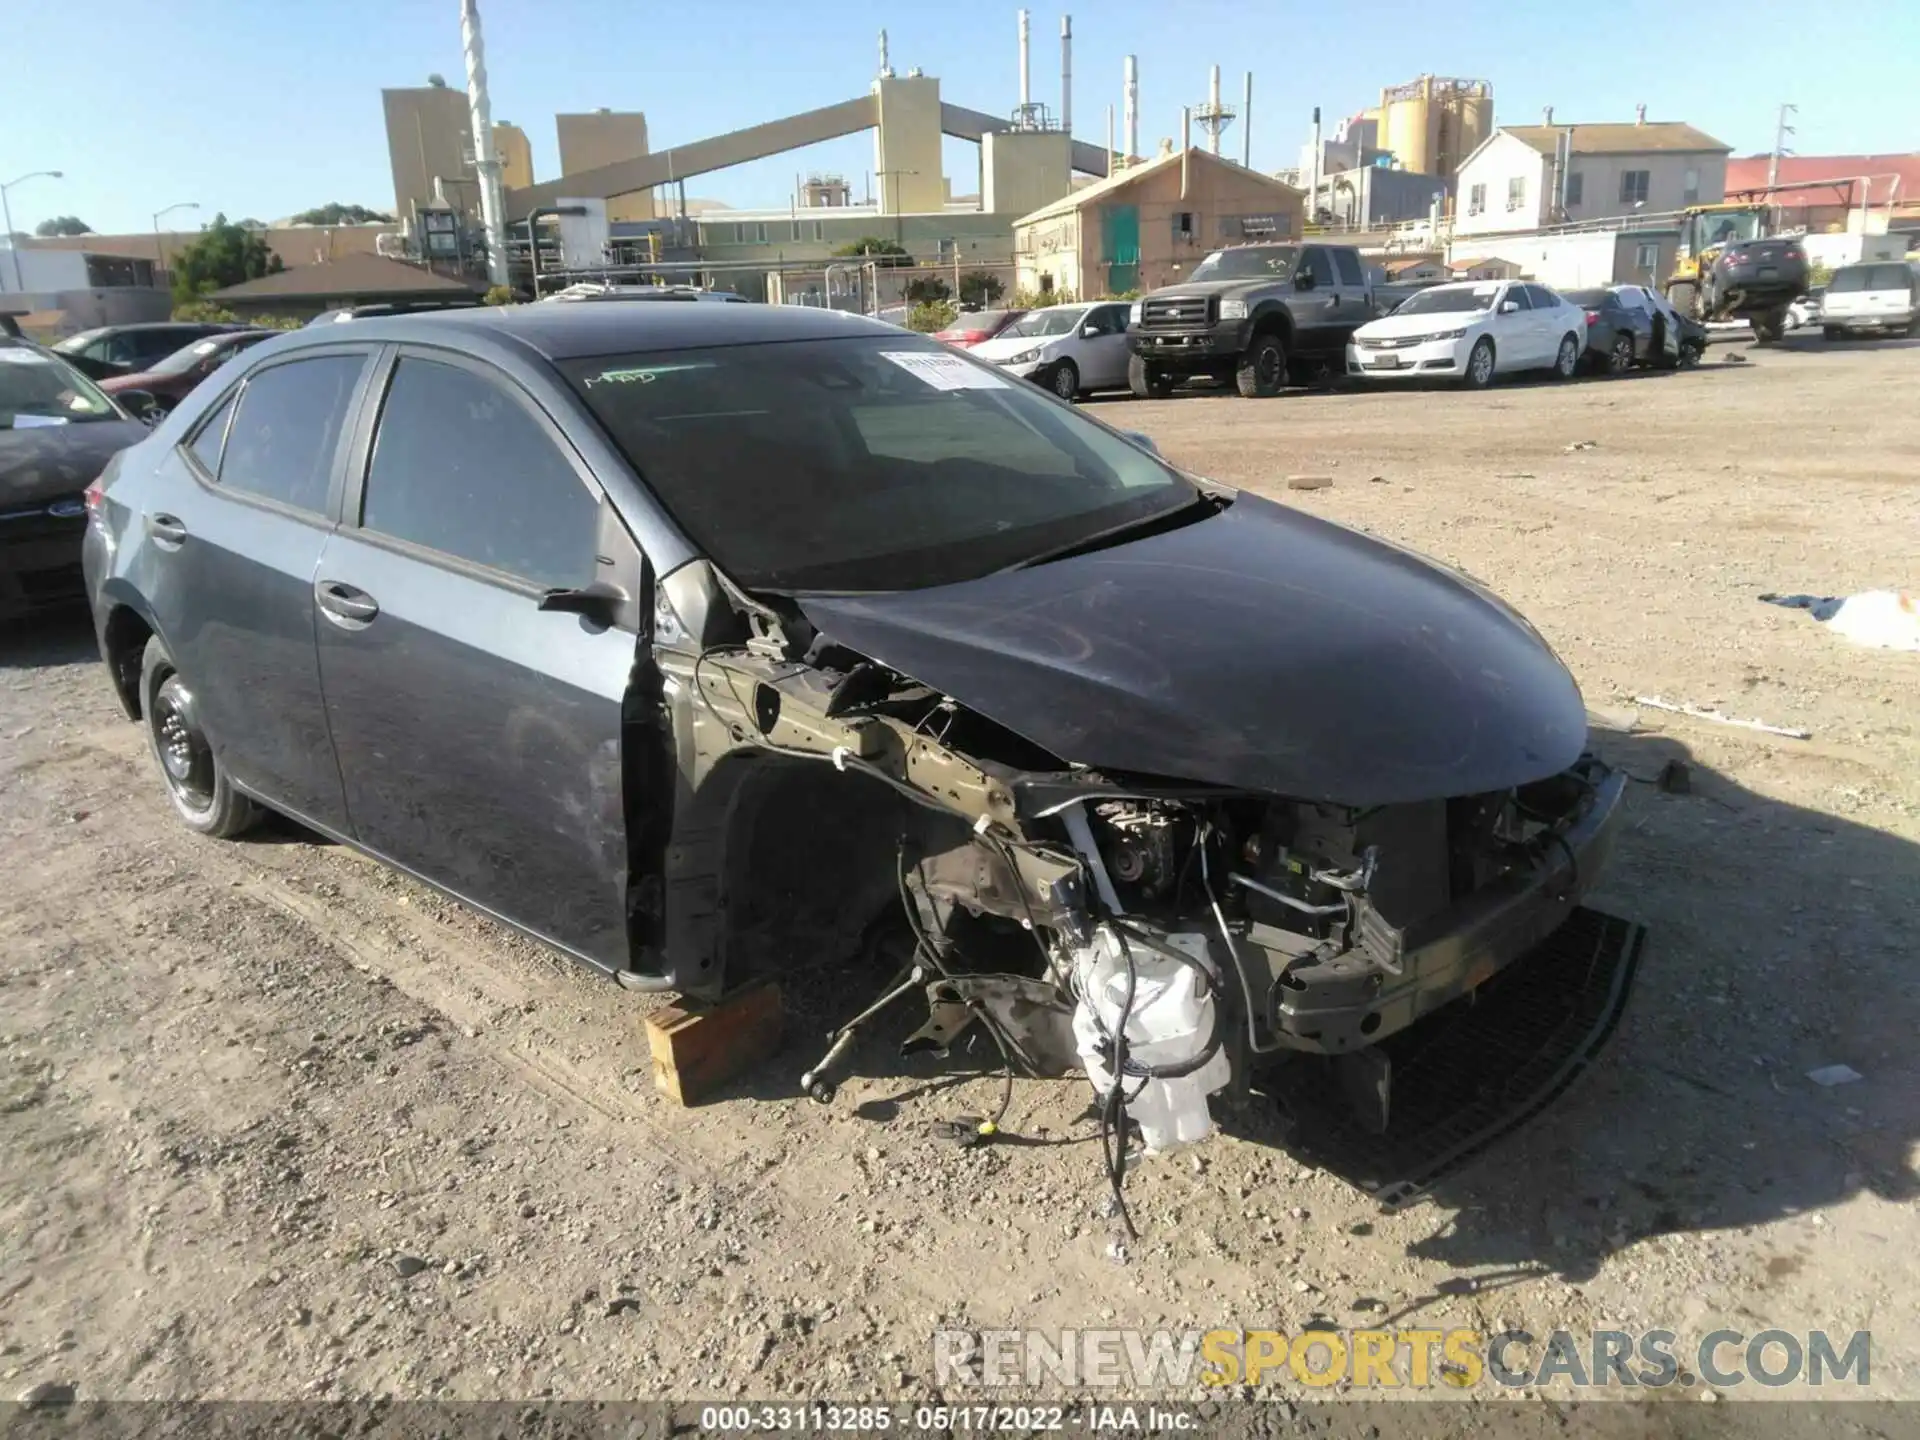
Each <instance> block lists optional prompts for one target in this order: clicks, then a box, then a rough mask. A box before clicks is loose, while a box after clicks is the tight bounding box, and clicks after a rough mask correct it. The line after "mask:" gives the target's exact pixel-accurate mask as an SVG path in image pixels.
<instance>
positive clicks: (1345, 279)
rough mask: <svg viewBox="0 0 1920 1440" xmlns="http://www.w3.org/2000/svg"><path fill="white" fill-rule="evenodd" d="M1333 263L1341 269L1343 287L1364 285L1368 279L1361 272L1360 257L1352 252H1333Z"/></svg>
mask: <svg viewBox="0 0 1920 1440" xmlns="http://www.w3.org/2000/svg"><path fill="white" fill-rule="evenodd" d="M1333 263H1334V264H1335V265H1336V266H1337V267H1338V268H1339V271H1340V283H1341V284H1342V285H1355V286H1358V285H1364V284H1366V283H1367V277H1366V276H1365V275H1364V274H1363V273H1362V272H1361V269H1360V257H1359V256H1358V255H1356V254H1354V253H1353V251H1351V250H1336V251H1334V252H1333Z"/></svg>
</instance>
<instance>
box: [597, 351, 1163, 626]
mask: <svg viewBox="0 0 1920 1440" xmlns="http://www.w3.org/2000/svg"><path fill="white" fill-rule="evenodd" d="M560 369H561V370H562V372H563V373H564V374H565V375H566V377H567V379H568V380H569V381H570V382H571V383H572V384H573V386H574V388H575V389H576V390H577V391H578V392H579V393H580V395H581V397H582V399H583V400H584V401H585V402H586V404H587V406H588V408H589V409H591V410H592V411H593V412H594V414H595V415H596V416H597V417H598V418H599V420H600V421H601V423H602V424H603V425H604V426H605V427H606V429H607V431H608V433H609V434H610V435H611V436H612V438H613V440H614V442H615V443H616V444H617V445H618V446H619V447H620V449H621V450H622V451H623V452H624V453H625V454H626V456H627V458H628V459H629V460H630V461H631V462H632V463H633V466H634V468H635V469H636V470H637V471H638V472H639V474H640V476H641V478H642V479H643V480H644V481H645V482H646V483H647V485H648V486H650V487H651V488H652V490H653V492H654V494H655V495H656V496H658V497H659V500H660V502H661V503H662V504H663V505H664V506H665V507H666V509H667V511H668V512H669V513H670V514H671V515H672V516H673V517H674V519H675V521H676V522H677V523H678V524H679V525H680V527H681V528H682V529H683V530H684V531H685V532H686V533H687V535H688V536H689V538H690V539H692V540H693V542H694V543H695V544H696V545H698V546H699V547H700V548H701V549H702V550H704V551H705V552H706V553H707V554H708V555H709V556H711V557H712V558H713V560H714V561H715V563H716V564H718V565H719V566H720V568H721V569H723V570H724V571H726V572H727V573H728V574H729V575H730V576H731V577H732V578H733V579H734V580H736V581H737V582H739V583H740V584H742V585H746V586H749V587H753V588H758V589H766V590H775V591H790V592H791V591H807V590H838V591H873V590H909V589H917V588H922V587H926V586H934V585H944V584H951V583H955V582H957V581H962V580H968V579H973V578H976V577H979V576H982V575H987V574H990V573H992V572H994V571H996V570H1000V569H1004V568H1006V567H1008V566H1011V565H1017V564H1020V563H1022V562H1025V561H1030V560H1033V559H1036V558H1038V557H1040V556H1042V555H1044V554H1047V553H1049V552H1052V551H1054V550H1057V549H1059V548H1060V547H1062V546H1064V545H1073V544H1077V543H1081V542H1084V541H1087V540H1091V539H1093V538H1094V537H1096V536H1100V535H1104V534H1106V533H1108V532H1109V531H1112V530H1114V529H1116V528H1121V527H1126V526H1130V525H1132V524H1135V523H1138V522H1142V521H1146V520H1150V519H1156V518H1158V517H1160V516H1163V515H1165V514H1167V513H1169V512H1172V511H1178V510H1183V509H1185V508H1186V507H1188V506H1190V505H1192V504H1193V503H1194V501H1195V500H1196V498H1197V496H1196V492H1195V491H1194V489H1193V487H1192V485H1191V484H1189V483H1188V481H1186V480H1185V479H1184V478H1183V477H1182V476H1180V475H1179V474H1178V473H1177V472H1176V471H1174V470H1172V469H1171V468H1169V467H1168V466H1167V465H1165V464H1164V463H1163V462H1161V461H1160V460H1158V459H1156V458H1155V457H1153V456H1151V455H1147V454H1145V453H1144V452H1142V451H1141V450H1139V449H1138V448H1137V447H1135V446H1133V445H1131V444H1129V443H1128V442H1126V441H1125V440H1122V439H1121V438H1120V437H1119V436H1117V435H1114V434H1113V433H1111V432H1110V431H1108V430H1107V429H1106V428H1105V427H1104V426H1101V425H1099V424H1096V423H1095V422H1093V421H1091V420H1088V419H1085V418H1083V417H1082V416H1080V415H1079V414H1077V413H1076V412H1073V411H1070V410H1064V409H1062V408H1061V407H1059V406H1056V405H1054V404H1053V403H1051V402H1050V401H1048V400H1047V399H1045V398H1044V397H1043V396H1042V395H1041V394H1040V393H1039V392H1038V391H1036V390H1033V389H1031V388H1030V387H1028V386H1026V385H1024V384H1021V383H1020V382H1018V381H1010V380H1008V379H1007V378H1006V377H1005V376H1004V375H1002V374H1001V373H1000V372H999V371H998V370H996V369H994V368H993V367H991V366H988V365H983V364H981V363H980V362H978V361H975V360H972V359H970V358H968V357H966V356H964V355H960V354H956V353H955V352H954V351H952V350H950V349H948V348H947V347H945V346H943V345H941V344H939V343H938V342H936V341H932V340H928V339H925V338H923V337H920V336H915V335H910V334H904V333H903V334H901V335H899V336H898V337H895V336H878V335H859V336H848V337H843V338H835V339H825V340H805V341H788V342H783V343H776V344H763V345H740V346H732V347H727V348H721V349H708V350H685V351H673V352H665V353H657V354H635V355H626V356H608V357H598V358H593V359H580V360H569V361H563V362H561V365H560Z"/></svg>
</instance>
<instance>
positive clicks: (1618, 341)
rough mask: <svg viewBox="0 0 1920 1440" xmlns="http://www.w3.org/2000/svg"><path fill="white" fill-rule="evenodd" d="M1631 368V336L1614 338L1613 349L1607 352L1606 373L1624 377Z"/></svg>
mask: <svg viewBox="0 0 1920 1440" xmlns="http://www.w3.org/2000/svg"><path fill="white" fill-rule="evenodd" d="M1632 368H1633V337H1632V336H1631V335H1616V336H1614V337H1613V348H1612V349H1611V350H1609V351H1607V373H1608V374H1609V375H1624V374H1626V373H1627V371H1629V370H1631V369H1632Z"/></svg>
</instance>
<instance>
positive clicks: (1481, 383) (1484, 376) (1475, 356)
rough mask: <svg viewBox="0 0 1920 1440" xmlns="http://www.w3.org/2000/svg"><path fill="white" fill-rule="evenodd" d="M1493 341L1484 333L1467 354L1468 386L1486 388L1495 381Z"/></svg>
mask: <svg viewBox="0 0 1920 1440" xmlns="http://www.w3.org/2000/svg"><path fill="white" fill-rule="evenodd" d="M1493 368H1494V361H1493V341H1491V340H1489V339H1488V338H1487V337H1486V336H1484V335H1482V336H1481V337H1480V338H1479V339H1478V340H1476V341H1474V342H1473V349H1472V351H1471V352H1469V354H1468V355H1467V380H1466V384H1467V388H1468V389H1469V390H1484V389H1486V388H1487V386H1489V385H1491V384H1492V383H1493Z"/></svg>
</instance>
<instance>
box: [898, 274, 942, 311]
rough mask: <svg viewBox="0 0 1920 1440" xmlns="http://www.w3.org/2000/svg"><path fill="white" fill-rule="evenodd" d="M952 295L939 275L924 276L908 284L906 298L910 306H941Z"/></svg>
mask: <svg viewBox="0 0 1920 1440" xmlns="http://www.w3.org/2000/svg"><path fill="white" fill-rule="evenodd" d="M952 294H953V291H951V290H949V289H948V288H947V282H946V281H944V280H942V279H941V278H940V277H939V276H938V275H922V276H919V277H918V278H917V279H913V280H909V281H908V282H907V288H906V297H905V298H906V300H907V303H908V304H910V305H939V304H943V303H945V301H946V300H947V299H948V298H949V297H950V296H951V295H952Z"/></svg>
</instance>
